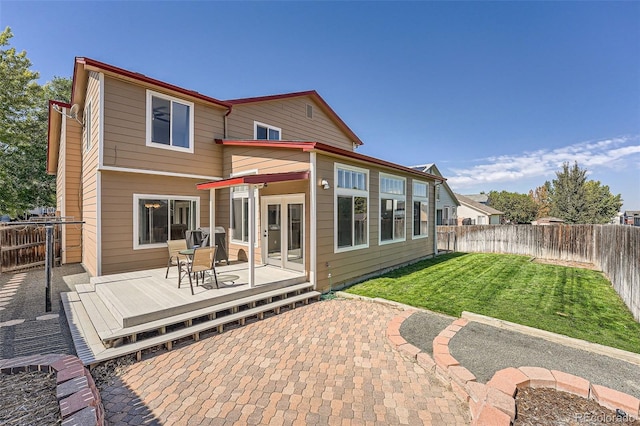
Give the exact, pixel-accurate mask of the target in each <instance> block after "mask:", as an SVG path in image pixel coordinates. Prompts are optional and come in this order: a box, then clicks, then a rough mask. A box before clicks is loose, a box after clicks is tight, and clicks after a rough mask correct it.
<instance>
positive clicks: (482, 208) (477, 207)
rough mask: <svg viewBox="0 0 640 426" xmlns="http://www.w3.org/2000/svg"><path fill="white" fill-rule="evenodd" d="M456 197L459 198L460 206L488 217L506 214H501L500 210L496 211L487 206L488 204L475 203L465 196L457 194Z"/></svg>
mask: <svg viewBox="0 0 640 426" xmlns="http://www.w3.org/2000/svg"><path fill="white" fill-rule="evenodd" d="M456 197H457V198H458V201H460V204H463V205H465V206H467V207H470V208H472V209H474V210H477V211H479V212H481V213H484V214H486V215H496V214H504V212H501V211H500V210H496V209H494V208H493V207H489V206H487V205H486V204H482V203H479V202H477V201H474V200H472V199H471V198H469V197H467V196H465V195H460V194H456Z"/></svg>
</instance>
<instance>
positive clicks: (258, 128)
mask: <svg viewBox="0 0 640 426" xmlns="http://www.w3.org/2000/svg"><path fill="white" fill-rule="evenodd" d="M281 136H282V129H280V128H279V127H274V126H270V125H268V124H264V123H260V122H258V121H254V122H253V138H254V139H261V140H270V141H279V140H281Z"/></svg>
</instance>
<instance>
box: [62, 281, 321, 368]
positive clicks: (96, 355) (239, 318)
mask: <svg viewBox="0 0 640 426" xmlns="http://www.w3.org/2000/svg"><path fill="white" fill-rule="evenodd" d="M319 297H320V292H318V291H308V292H305V293H302V294H298V295H295V296H291V297H288V298H285V299H281V300H276V301H272V302H271V303H267V304H264V305H259V306H256V307H254V308H250V309H246V310H242V311H238V312H236V313H233V314H229V315H225V316H223V317H220V318H216V319H212V320H208V321H204V322H201V323H198V324H194V325H191V326H189V327H185V328H181V329H178V330H174V331H170V332H167V333H164V334H159V335H156V336H153V337H150V338H146V339H144V340H139V341H136V342H134V343H129V344H125V345H122V346H118V347H114V348H108V349H104V347H103V350H102V351H99V352H98V351H95V352H92V353H88V352H87V351H83V352H82V354H81V353H80V351H78V357H79V358H80V360H81V361H82V362H83V363H84V364H85V365H91V364H96V363H99V362H103V361H107V360H109V359H113V358H118V357H121V356H124V355H129V354H132V353H137V354H138V358H139V357H140V354H141V352H142V351H143V350H145V349H149V348H152V347H156V346H159V345H166V346H167V348H168V349H171V347H172V345H173V342H174V341H175V340H178V339H182V338H185V337H193V338H194V340H198V339H199V336H200V333H202V332H206V331H210V330H214V329H215V330H216V331H217V332H218V333H221V332H223V331H224V326H225V325H228V324H231V323H240V325H243V324H244V322H245V320H246V319H247V318H253V317H258V318H259V319H262V317H263V315H264V313H266V312H271V311H273V312H275V313H276V314H277V313H279V312H280V309H281V308H283V307H287V306H289V307H291V308H294V307H295V306H296V304H297V303H301V302H302V303H305V304H306V303H308V301H309V300H310V299H318V298H319ZM75 340H76V339H75V338H74V342H75ZM76 350H77V348H76Z"/></svg>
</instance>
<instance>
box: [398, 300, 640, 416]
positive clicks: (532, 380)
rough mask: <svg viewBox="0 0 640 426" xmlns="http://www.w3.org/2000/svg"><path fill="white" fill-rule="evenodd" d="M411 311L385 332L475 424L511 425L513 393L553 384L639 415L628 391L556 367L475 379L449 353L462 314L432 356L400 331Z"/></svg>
mask: <svg viewBox="0 0 640 426" xmlns="http://www.w3.org/2000/svg"><path fill="white" fill-rule="evenodd" d="M415 312H416V311H415V310H405V311H403V312H402V313H401V314H400V315H398V316H397V317H395V318H394V319H393V320H391V322H390V323H389V325H388V326H387V337H388V338H389V341H390V342H391V344H392V345H394V346H395V347H396V348H397V349H399V350H400V351H401V352H403V353H404V354H405V355H408V356H409V357H411V358H413V359H415V360H416V362H417V363H418V364H419V365H421V366H422V367H423V368H425V369H426V370H427V371H430V372H432V373H434V374H435V375H436V377H438V378H439V379H440V380H441V381H442V382H443V383H445V384H448V385H451V388H452V389H453V391H454V393H455V394H456V396H457V397H458V398H459V399H460V400H461V401H463V402H465V403H468V404H469V411H470V412H471V418H472V424H473V425H478V426H480V425H494V426H501V425H505V426H508V425H511V423H512V422H513V421H514V420H515V418H516V401H515V395H516V392H517V390H518V389H523V388H527V387H532V388H551V389H557V390H559V391H563V392H569V393H571V394H574V395H578V396H581V397H583V398H588V399H593V400H594V401H596V402H597V403H598V404H600V405H601V406H603V407H606V408H609V409H612V410H615V409H617V408H619V409H621V410H624V411H625V412H626V413H627V414H628V415H629V416H630V417H633V418H636V419H640V400H639V399H638V398H635V397H633V396H631V395H628V394H626V393H623V392H619V391H617V390H614V389H610V388H607V387H604V386H599V385H595V384H593V383H589V381H588V380H586V379H583V378H582V377H578V376H574V375H572V374H568V373H564V372H562V371H557V370H547V369H546V368H540V367H520V368H513V367H511V368H505V369H503V370H500V371H498V372H496V373H495V374H494V375H493V377H492V378H491V380H489V382H487V384H486V385H485V384H482V383H478V382H476V377H475V376H474V375H473V373H471V372H470V371H469V370H467V369H466V368H464V367H463V366H461V365H460V363H459V362H458V361H457V360H456V359H455V358H454V357H453V356H451V353H450V352H449V341H450V340H451V339H452V338H453V336H455V335H456V333H457V332H458V331H459V330H460V329H462V327H464V326H465V325H467V324H468V322H469V321H468V320H466V319H463V318H460V319H457V320H455V321H453V323H452V324H450V325H449V326H448V327H447V328H445V329H444V330H442V331H441V332H440V334H439V335H438V336H436V338H435V339H433V358H432V357H431V356H429V354H428V353H425V352H422V351H421V350H420V349H418V348H417V347H415V346H413V345H412V344H410V343H408V342H407V341H406V340H405V339H404V338H403V337H402V336H401V335H400V326H401V325H402V323H403V322H404V321H405V320H406V319H407V318H409V317H410V316H411V315H413V313H415Z"/></svg>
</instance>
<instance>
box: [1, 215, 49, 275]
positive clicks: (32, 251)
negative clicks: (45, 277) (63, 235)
mask: <svg viewBox="0 0 640 426" xmlns="http://www.w3.org/2000/svg"><path fill="white" fill-rule="evenodd" d="M53 235H54V256H55V261H56V262H59V261H60V226H59V225H58V226H54V228H53ZM46 240H47V231H46V229H45V227H44V224H43V225H23V224H16V225H13V224H7V225H0V273H2V272H12V271H18V270H21V269H28V268H33V267H36V266H43V265H44V263H45V257H46V253H47V250H46Z"/></svg>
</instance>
